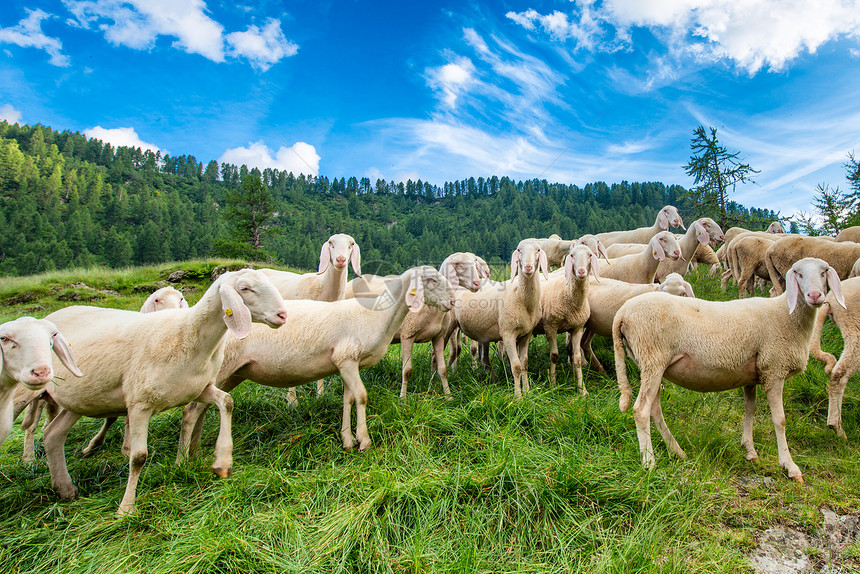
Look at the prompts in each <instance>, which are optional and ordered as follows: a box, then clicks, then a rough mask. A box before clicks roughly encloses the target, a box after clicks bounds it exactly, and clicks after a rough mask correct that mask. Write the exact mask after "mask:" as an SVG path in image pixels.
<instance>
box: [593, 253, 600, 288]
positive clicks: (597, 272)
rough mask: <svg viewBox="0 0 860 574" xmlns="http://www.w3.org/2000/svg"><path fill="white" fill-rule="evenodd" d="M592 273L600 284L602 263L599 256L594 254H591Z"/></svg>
mask: <svg viewBox="0 0 860 574" xmlns="http://www.w3.org/2000/svg"><path fill="white" fill-rule="evenodd" d="M591 273H592V274H593V275H594V278H595V279H596V280H597V282H598V283H599V282H600V261H598V259H597V255H595V254H594V253H592V254H591Z"/></svg>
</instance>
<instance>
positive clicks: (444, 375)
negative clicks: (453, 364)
mask: <svg viewBox="0 0 860 574" xmlns="http://www.w3.org/2000/svg"><path fill="white" fill-rule="evenodd" d="M431 343H432V344H433V357H434V358H435V359H436V361H435V362H436V370H437V372H438V373H439V378H440V379H441V380H442V391H443V392H444V393H445V398H446V399H448V400H449V401H450V400H451V387H449V386H448V369H447V368H445V338H444V337H442V335H436V336H435V337H433V340H432V341H431Z"/></svg>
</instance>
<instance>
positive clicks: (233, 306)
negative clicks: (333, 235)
mask: <svg viewBox="0 0 860 574" xmlns="http://www.w3.org/2000/svg"><path fill="white" fill-rule="evenodd" d="M326 245H328V242H326ZM218 291H219V293H220V295H221V308H222V309H223V310H224V323H225V324H226V325H227V328H228V329H230V332H231V333H233V335H235V336H236V338H237V339H244V338H245V337H247V336H248V333H250V332H251V310H250V309H248V307H247V306H246V305H245V301H243V300H242V296H241V295H239V292H238V291H236V288H235V287H233V286H232V285H227V284H222V285H221V288H220V289H219V290H218Z"/></svg>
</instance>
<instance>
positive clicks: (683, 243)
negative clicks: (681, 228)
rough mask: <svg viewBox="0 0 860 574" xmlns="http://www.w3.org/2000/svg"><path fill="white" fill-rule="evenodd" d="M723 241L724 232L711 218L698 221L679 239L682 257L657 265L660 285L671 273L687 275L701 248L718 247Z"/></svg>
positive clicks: (656, 278)
mask: <svg viewBox="0 0 860 574" xmlns="http://www.w3.org/2000/svg"><path fill="white" fill-rule="evenodd" d="M722 240H723V230H722V229H720V226H719V225H718V224H717V222H716V221H714V220H713V219H711V218H710V217H701V218H699V219H697V220H696V221H694V222H693V223H692V224H691V225H690V228H689V229H687V233H685V234H684V235H683V236H682V237H681V238H680V239H678V245H679V246H680V247H681V257H680V258H678V259H676V260H668V261H666V260H664V261H661V262H660V263H659V264H658V265H657V273H656V274H655V276H654V278H655V280H656V281H657V282H658V283H659V282H662V281H663V280H664V279H665V278H666V277H667V276H668V275H669V274H670V273H679V274H681V275H684V274H686V273H687V270H688V269H689V268H690V265H691V264H692V261H693V258H694V256H695V255H696V252H697V251H698V248H699V247H706V246H709V245H716V243H718V242H720V241H722Z"/></svg>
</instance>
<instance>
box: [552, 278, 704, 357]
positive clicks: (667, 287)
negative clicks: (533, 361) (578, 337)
mask: <svg viewBox="0 0 860 574" xmlns="http://www.w3.org/2000/svg"><path fill="white" fill-rule="evenodd" d="M656 291H662V292H664V293H670V294H672V295H678V296H680V297H695V295H694V294H693V286H692V285H690V284H689V283H688V282H687V281H685V280H684V278H683V277H681V275H679V274H678V273H670V274H669V275H668V276H667V277H666V279H665V280H664V281H663V282H662V283H660V284H659V285H658V284H656V283H647V284H645V283H627V282H626V281H617V280H615V279H607V278H605V277H603V278H601V280H600V283H597V282H592V283H591V285H590V286H589V289H588V306H589V309H590V311H591V313H590V314H589V316H588V321H586V323H585V331H584V334H583V337H582V343H581V347H582V351H583V353H585V358H586V359H587V360H588V362H589V365H590V366H591V368H592V369H594V370H596V371H598V372H601V373H605V372H606V369H604V368H603V365H601V364H600V361H599V360H597V356H596V355H595V354H594V351H593V350H592V348H591V341H592V340H593V339H594V336H595V335H600V336H601V337H611V336H612V320H613V319H614V318H615V313H617V312H618V309H620V308H621V306H622V305H623V304H624V303H626V302H627V301H628V300H630V299H632V298H633V297H635V296H637V295H641V294H642V293H654V292H656ZM568 353H569V356H572V353H571V346H570V342H568Z"/></svg>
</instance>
